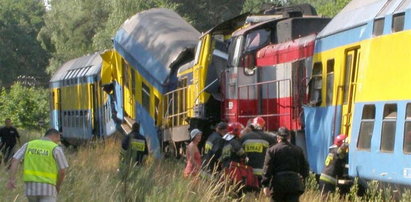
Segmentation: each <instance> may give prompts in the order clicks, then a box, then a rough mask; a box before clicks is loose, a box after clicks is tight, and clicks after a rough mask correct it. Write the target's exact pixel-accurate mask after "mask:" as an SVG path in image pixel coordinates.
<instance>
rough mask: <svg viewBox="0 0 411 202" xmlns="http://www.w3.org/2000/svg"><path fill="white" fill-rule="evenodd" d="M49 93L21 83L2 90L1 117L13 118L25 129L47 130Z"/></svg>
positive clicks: (0, 91)
mask: <svg viewBox="0 0 411 202" xmlns="http://www.w3.org/2000/svg"><path fill="white" fill-rule="evenodd" d="M48 97H49V93H48V91H47V90H46V89H42V88H34V87H24V86H22V85H21V84H20V83H16V84H14V85H12V86H11V88H10V89H9V90H6V88H2V89H1V90H0V117H3V118H6V117H8V118H11V119H12V120H13V122H14V125H16V126H17V127H22V128H25V129H35V130H39V129H45V128H47V126H48V122H49V104H48ZM39 122H42V123H44V124H43V125H41V124H39Z"/></svg>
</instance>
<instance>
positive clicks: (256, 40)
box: [244, 29, 271, 53]
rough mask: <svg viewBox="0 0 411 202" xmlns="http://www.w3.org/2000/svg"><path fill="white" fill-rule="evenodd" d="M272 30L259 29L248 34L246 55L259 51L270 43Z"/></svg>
mask: <svg viewBox="0 0 411 202" xmlns="http://www.w3.org/2000/svg"><path fill="white" fill-rule="evenodd" d="M270 33H271V32H270V30H267V29H257V30H254V31H251V32H250V33H248V34H247V36H246V38H245V44H244V53H248V52H251V51H255V50H258V49H259V48H260V47H262V46H264V45H266V44H268V43H269V42H270V38H271V35H270Z"/></svg>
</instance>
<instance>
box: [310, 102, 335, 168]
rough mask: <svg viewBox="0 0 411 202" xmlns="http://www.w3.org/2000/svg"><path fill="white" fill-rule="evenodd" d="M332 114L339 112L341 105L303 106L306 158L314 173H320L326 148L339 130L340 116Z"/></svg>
mask: <svg viewBox="0 0 411 202" xmlns="http://www.w3.org/2000/svg"><path fill="white" fill-rule="evenodd" d="M334 114H341V106H328V107H304V121H305V139H306V148H307V159H308V163H309V165H310V168H311V170H312V171H313V172H315V173H321V171H322V169H323V167H324V160H325V158H326V156H327V154H328V148H329V147H330V146H331V145H332V141H333V139H334V136H335V135H338V133H337V132H336V131H339V130H340V128H339V127H340V125H339V123H340V122H341V120H340V117H339V116H338V117H335V118H334ZM333 131H334V132H333Z"/></svg>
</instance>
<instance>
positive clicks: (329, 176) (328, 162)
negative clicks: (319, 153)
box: [319, 134, 348, 193]
mask: <svg viewBox="0 0 411 202" xmlns="http://www.w3.org/2000/svg"><path fill="white" fill-rule="evenodd" d="M346 138H347V136H346V135H344V134H340V135H338V136H337V137H335V139H334V144H333V145H332V146H331V147H330V152H329V154H328V155H327V158H326V159H325V162H324V169H323V171H322V172H321V175H320V182H319V184H320V189H321V190H322V191H323V192H324V193H330V192H334V191H335V188H336V186H337V180H338V179H339V178H342V177H343V175H344V170H345V165H346V164H347V163H348V156H347V148H348V144H345V143H344V141H345V139H346Z"/></svg>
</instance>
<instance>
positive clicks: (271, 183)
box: [261, 127, 309, 202]
mask: <svg viewBox="0 0 411 202" xmlns="http://www.w3.org/2000/svg"><path fill="white" fill-rule="evenodd" d="M277 141H278V143H277V144H276V145H274V146H272V147H270V148H269V149H268V150H267V153H266V156H265V159H264V167H263V179H262V181H261V184H262V186H263V192H264V194H265V195H266V196H271V198H272V201H281V202H283V201H299V197H300V195H302V194H303V193H304V190H305V185H304V180H305V178H307V177H308V174H309V168H308V162H307V160H306V159H305V156H304V153H303V150H302V149H301V148H300V147H298V146H295V145H293V144H291V143H290V131H289V130H288V129H287V128H285V127H280V128H279V129H278V132H277Z"/></svg>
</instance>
